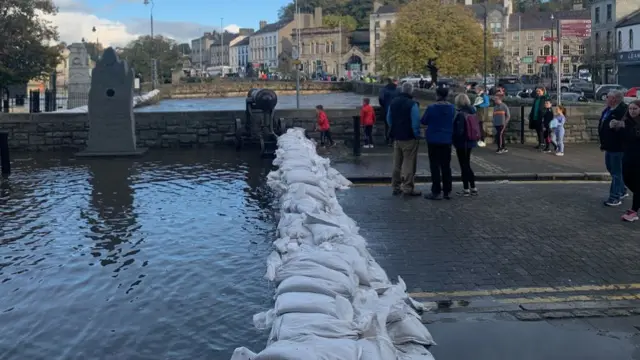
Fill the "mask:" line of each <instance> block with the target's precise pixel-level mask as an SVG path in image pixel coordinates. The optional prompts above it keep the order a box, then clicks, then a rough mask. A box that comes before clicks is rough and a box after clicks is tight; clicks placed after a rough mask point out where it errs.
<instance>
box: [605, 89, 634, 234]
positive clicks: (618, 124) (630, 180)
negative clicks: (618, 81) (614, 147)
mask: <svg viewBox="0 0 640 360" xmlns="http://www.w3.org/2000/svg"><path fill="white" fill-rule="evenodd" d="M609 126H610V127H611V128H613V129H615V130H617V131H618V132H620V133H622V140H623V155H622V178H623V180H624V184H625V185H626V186H627V187H628V188H629V190H631V192H632V193H633V201H632V204H631V209H629V210H627V211H626V212H625V213H624V214H623V215H622V220H624V221H629V222H633V221H638V219H639V218H640V217H639V216H638V211H640V100H636V101H633V102H631V104H629V107H628V109H627V114H626V115H625V116H624V118H623V119H622V120H621V121H617V120H611V122H610V123H609Z"/></svg>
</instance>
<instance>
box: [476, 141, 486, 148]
mask: <svg viewBox="0 0 640 360" xmlns="http://www.w3.org/2000/svg"><path fill="white" fill-rule="evenodd" d="M478 146H479V147H485V146H487V144H485V142H484V141H482V140H480V141H478Z"/></svg>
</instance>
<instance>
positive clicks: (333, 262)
mask: <svg viewBox="0 0 640 360" xmlns="http://www.w3.org/2000/svg"><path fill="white" fill-rule="evenodd" d="M296 261H310V262H314V263H316V264H320V265H322V266H324V267H326V268H329V269H331V270H335V271H339V272H341V273H343V274H345V275H347V276H349V277H353V275H355V274H354V271H353V267H352V265H351V263H350V262H349V261H347V260H345V258H344V257H343V256H340V254H339V253H337V252H335V251H325V250H321V249H319V248H315V249H312V248H310V247H307V246H304V247H302V248H301V250H300V251H298V252H295V253H290V254H287V255H286V256H285V257H284V259H283V264H289V263H291V262H296Z"/></svg>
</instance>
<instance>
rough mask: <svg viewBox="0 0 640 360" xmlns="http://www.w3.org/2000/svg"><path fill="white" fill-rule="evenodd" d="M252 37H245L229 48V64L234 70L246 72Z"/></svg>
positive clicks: (241, 72)
mask: <svg viewBox="0 0 640 360" xmlns="http://www.w3.org/2000/svg"><path fill="white" fill-rule="evenodd" d="M250 40H251V37H248V36H246V37H244V38H243V39H242V40H240V41H238V42H237V43H235V44H234V45H231V47H230V48H229V49H230V50H229V66H231V68H232V69H233V72H236V73H238V74H245V73H246V70H247V64H249V41H250Z"/></svg>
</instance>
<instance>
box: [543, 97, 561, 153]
mask: <svg viewBox="0 0 640 360" xmlns="http://www.w3.org/2000/svg"><path fill="white" fill-rule="evenodd" d="M553 119H555V116H554V114H553V107H552V105H551V100H545V102H544V114H543V115H542V137H544V149H543V151H544V152H546V153H550V152H551V145H553V152H556V151H558V144H556V141H555V140H554V139H555V136H556V135H555V130H554V125H553V124H552V123H553Z"/></svg>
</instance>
